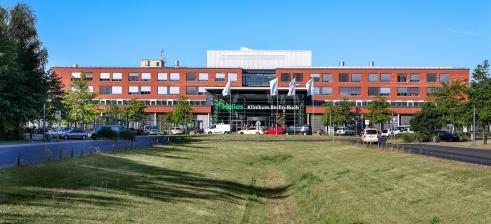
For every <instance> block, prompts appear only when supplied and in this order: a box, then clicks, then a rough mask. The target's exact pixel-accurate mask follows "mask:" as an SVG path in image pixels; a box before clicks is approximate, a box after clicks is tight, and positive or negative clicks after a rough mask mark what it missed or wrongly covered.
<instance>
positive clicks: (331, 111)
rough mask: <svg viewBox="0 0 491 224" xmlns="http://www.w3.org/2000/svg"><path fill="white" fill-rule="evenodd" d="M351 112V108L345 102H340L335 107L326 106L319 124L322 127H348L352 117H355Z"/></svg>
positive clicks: (349, 104) (348, 103)
mask: <svg viewBox="0 0 491 224" xmlns="http://www.w3.org/2000/svg"><path fill="white" fill-rule="evenodd" d="M352 110H353V107H352V106H351V103H350V102H348V101H347V100H343V101H340V102H338V103H336V104H335V105H327V104H326V106H325V110H324V113H323V114H322V117H321V122H322V124H323V125H324V126H328V125H329V124H333V125H343V126H348V124H349V123H350V121H351V120H352V119H353V117H355V116H356V114H355V113H353V112H352Z"/></svg>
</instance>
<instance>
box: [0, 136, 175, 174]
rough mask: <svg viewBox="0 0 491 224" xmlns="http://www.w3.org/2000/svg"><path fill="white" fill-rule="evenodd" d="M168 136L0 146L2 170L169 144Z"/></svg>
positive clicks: (0, 165)
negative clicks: (127, 139)
mask: <svg viewBox="0 0 491 224" xmlns="http://www.w3.org/2000/svg"><path fill="white" fill-rule="evenodd" d="M167 141H168V138H167V137H164V136H138V137H136V139H135V141H133V142H131V141H124V140H117V141H116V140H68V141H66V140H65V141H60V142H40V143H16V144H1V145H0V169H1V168H8V167H14V166H25V165H31V164H36V163H41V162H46V161H50V160H59V159H64V158H73V157H80V156H85V155H90V154H93V153H97V152H111V151H118V150H127V149H138V148H146V147H149V146H151V145H153V144H167V143H168V142H167Z"/></svg>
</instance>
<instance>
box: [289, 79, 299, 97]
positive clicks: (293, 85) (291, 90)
mask: <svg viewBox="0 0 491 224" xmlns="http://www.w3.org/2000/svg"><path fill="white" fill-rule="evenodd" d="M296 89H297V81H295V79H292V81H290V84H288V94H287V95H288V96H295V93H296Z"/></svg>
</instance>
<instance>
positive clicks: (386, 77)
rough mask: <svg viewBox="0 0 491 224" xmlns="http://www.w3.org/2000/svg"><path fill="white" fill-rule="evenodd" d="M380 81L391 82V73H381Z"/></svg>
mask: <svg viewBox="0 0 491 224" xmlns="http://www.w3.org/2000/svg"><path fill="white" fill-rule="evenodd" d="M380 82H390V74H380Z"/></svg>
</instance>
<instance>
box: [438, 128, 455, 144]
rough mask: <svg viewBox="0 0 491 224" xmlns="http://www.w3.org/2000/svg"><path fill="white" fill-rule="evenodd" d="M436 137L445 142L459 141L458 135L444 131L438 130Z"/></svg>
mask: <svg viewBox="0 0 491 224" xmlns="http://www.w3.org/2000/svg"><path fill="white" fill-rule="evenodd" d="M438 139H439V140H440V141H447V142H458V141H460V137H459V136H458V135H456V134H452V133H450V132H446V131H438Z"/></svg>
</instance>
